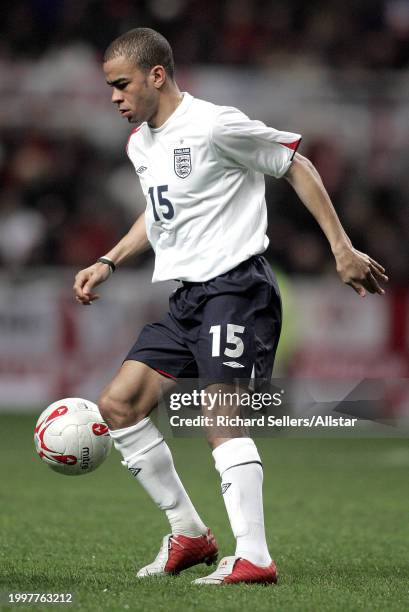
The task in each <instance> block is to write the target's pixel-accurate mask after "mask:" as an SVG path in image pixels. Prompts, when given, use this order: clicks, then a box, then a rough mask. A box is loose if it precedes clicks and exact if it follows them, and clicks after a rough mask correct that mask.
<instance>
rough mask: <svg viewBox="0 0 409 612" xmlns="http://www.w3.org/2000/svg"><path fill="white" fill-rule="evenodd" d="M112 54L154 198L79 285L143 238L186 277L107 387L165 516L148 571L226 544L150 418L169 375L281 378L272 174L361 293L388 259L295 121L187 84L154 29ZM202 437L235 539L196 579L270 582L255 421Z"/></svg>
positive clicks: (134, 466)
mask: <svg viewBox="0 0 409 612" xmlns="http://www.w3.org/2000/svg"><path fill="white" fill-rule="evenodd" d="M103 68H104V72H105V76H106V81H107V83H108V85H109V86H110V87H111V89H112V102H113V104H114V105H115V106H116V107H117V110H118V112H119V113H120V114H121V115H122V116H123V117H125V118H126V119H127V120H128V122H129V123H133V124H135V125H136V127H135V129H134V130H133V132H132V133H131V135H130V138H129V142H128V146H127V153H128V156H129V157H130V159H131V162H132V163H133V165H134V167H135V170H136V173H137V174H138V176H139V179H140V182H141V185H142V188H143V192H144V194H145V197H146V202H147V206H146V210H145V213H144V214H142V215H141V216H140V217H139V218H138V219H137V220H136V221H135V223H134V225H133V226H132V227H131V229H130V230H129V232H128V233H127V234H126V235H125V236H124V237H123V238H122V239H121V240H120V241H119V243H118V244H117V245H116V246H114V247H113V249H112V250H111V251H109V253H106V254H105V256H103V257H101V258H100V259H99V260H98V261H97V262H96V263H94V264H92V265H91V266H90V267H88V268H86V269H84V270H81V271H80V272H79V273H78V274H77V275H76V278H75V284H74V292H75V296H76V299H77V300H78V301H79V302H80V303H82V304H84V305H88V304H91V303H92V302H93V301H94V300H96V299H97V298H98V297H99V296H98V295H97V294H96V293H95V287H96V286H97V285H99V284H101V283H102V282H104V281H106V280H107V279H108V278H109V276H110V274H111V273H112V272H114V271H115V268H116V267H117V266H119V265H121V264H122V263H123V262H124V261H125V260H127V259H129V258H130V257H132V256H134V255H137V254H138V253H141V252H142V251H144V250H145V249H148V248H149V246H152V248H153V249H154V251H155V269H154V273H153V282H158V281H163V280H169V279H177V280H179V281H181V283H182V285H181V287H179V288H178V289H177V291H176V292H174V293H173V294H172V295H171V297H170V302H169V312H168V313H167V314H166V316H165V317H164V318H163V319H162V320H161V321H160V322H158V323H154V324H152V325H147V326H146V327H145V328H144V329H143V330H142V333H141V334H140V336H139V338H138V339H137V340H136V343H135V344H134V346H133V347H132V349H131V350H130V352H129V353H128V355H127V357H126V359H125V361H124V363H123V364H122V366H121V368H120V369H119V371H118V373H117V374H116V376H115V377H114V379H113V380H112V382H111V383H110V384H109V385H108V386H107V387H106V388H105V390H104V391H103V393H102V395H101V397H100V398H99V401H98V405H99V408H100V411H101V413H102V415H103V417H104V418H105V420H106V421H107V423H108V425H109V428H110V434H111V436H112V438H113V441H114V444H115V446H116V448H117V449H118V450H119V451H120V453H121V454H122V456H123V459H124V461H123V463H124V465H126V466H127V467H128V469H129V470H130V472H131V473H132V475H133V476H134V477H135V478H136V480H138V481H139V482H140V484H141V485H142V486H143V487H144V488H145V489H146V491H147V492H148V494H149V495H150V497H151V498H152V500H153V501H154V502H155V504H156V505H157V506H158V507H159V508H161V509H162V510H164V511H165V513H166V515H167V518H168V520H169V523H170V528H171V534H169V535H166V536H165V537H164V538H163V541H162V545H161V547H160V550H159V553H158V555H157V557H156V558H155V559H154V561H153V562H152V563H150V564H148V565H146V566H145V567H143V568H142V569H140V570H139V571H138V574H137V575H138V576H139V577H141V578H143V577H145V576H151V575H166V574H177V573H179V572H180V571H181V570H184V569H186V568H188V567H191V566H193V565H196V564H199V563H203V562H205V563H207V564H211V563H213V562H214V561H215V560H216V558H217V554H218V548H217V544H216V540H215V538H214V536H213V534H212V532H211V531H210V529H208V527H207V526H206V525H205V523H203V521H202V519H201V518H200V516H199V515H198V513H197V511H196V509H195V507H194V505H193V503H192V502H191V500H190V498H189V496H188V494H187V492H186V490H185V488H184V487H183V484H182V482H181V481H180V479H179V476H178V474H177V473H176V471H175V467H174V464H173V461H172V456H171V453H170V450H169V448H168V446H167V444H166V442H165V441H164V440H163V437H162V435H161V433H160V432H159V431H158V429H157V428H156V426H155V425H154V424H153V422H152V421H151V420H150V418H149V415H150V413H151V411H152V410H153V409H154V408H155V406H156V405H157V402H158V398H159V397H160V394H161V390H162V389H163V386H164V385H165V386H167V388H168V389H170V388H172V387H173V386H175V385H176V384H177V380H178V379H179V378H192V377H199V378H200V379H201V380H207V381H209V385H210V384H211V383H214V385H216V383H224V384H225V385H227V388H229V385H230V384H232V383H233V381H234V379H235V377H236V376H237V371H239V372H240V377H241V378H247V379H248V378H250V377H251V376H252V375H253V376H255V377H256V378H267V379H269V378H270V377H271V373H272V367H273V361H274V356H275V350H276V347H277V343H278V339H279V334H280V327H281V304H280V297H279V292H278V288H277V284H276V281H275V278H274V276H273V274H272V272H271V269H270V267H269V266H268V264H267V263H266V261H265V259H264V258H263V257H262V253H263V252H264V251H265V250H266V248H267V244H268V240H267V237H266V227H267V211H266V204H265V198H264V177H263V174H270V175H272V176H274V177H276V178H277V179H279V178H283V177H284V178H285V179H286V180H287V181H288V182H289V183H290V184H291V185H292V187H293V188H294V190H295V191H296V193H297V194H298V196H299V198H300V200H301V201H302V202H303V204H304V205H305V206H306V207H307V208H308V210H309V211H310V212H311V213H312V215H313V216H314V217H315V219H316V220H317V221H318V223H319V225H320V226H321V229H322V230H323V232H324V234H325V236H326V237H327V239H328V242H329V244H330V247H331V250H332V253H333V256H334V258H335V264H336V269H337V272H338V274H339V276H340V278H341V280H342V281H343V282H344V283H346V284H348V285H350V286H351V287H353V289H354V290H355V291H356V292H357V293H358V294H359V295H360V296H364V295H365V294H366V292H367V291H368V292H370V293H378V294H383V293H384V290H383V288H382V287H381V283H382V281H387V277H386V275H385V270H384V268H383V267H382V266H381V265H380V264H379V263H377V262H376V261H374V260H373V259H372V258H371V257H369V256H368V255H366V254H364V253H361V252H359V251H357V250H356V249H355V248H354V247H353V246H352V244H351V242H350V240H349V238H348V236H347V235H346V233H345V231H344V229H343V228H342V225H341V223H340V221H339V219H338V217H337V214H336V212H335V210H334V208H333V206H332V204H331V201H330V199H329V196H328V194H327V192H326V190H325V188H324V186H323V184H322V182H321V179H320V176H319V174H318V172H317V170H316V169H315V168H314V166H313V165H312V164H311V163H310V162H309V161H308V159H306V158H305V157H303V156H302V155H300V154H298V153H296V150H297V147H298V145H299V143H300V140H301V136H300V135H299V134H295V133H290V132H283V131H277V130H275V129H273V128H270V127H267V126H266V125H264V124H263V123H262V122H261V121H254V120H251V119H249V118H248V117H247V116H246V115H244V114H243V113H242V112H241V111H240V110H237V109H236V108H230V107H225V106H217V105H215V104H211V103H209V102H205V101H203V100H198V99H196V98H194V97H193V96H191V95H190V94H189V93H186V92H185V93H182V92H181V91H180V90H179V88H178V86H177V83H176V81H175V78H174V62H173V56H172V50H171V47H170V46H169V43H168V42H167V40H166V39H165V38H164V37H163V36H161V35H160V34H159V33H158V32H156V31H154V30H151V29H149V28H136V29H134V30H131V31H129V32H127V33H125V34H123V35H122V36H120V37H119V38H117V39H116V40H114V41H113V42H112V43H111V45H110V46H109V47H108V49H107V50H106V52H105V56H104V63H103ZM211 388H214V387H213V386H209V387H208V389H211ZM219 408H220V410H226V407H225V406H224V407H221V406H220V407H219ZM234 410H235V407H234V406H231V411H232V412H234ZM207 435H208V440H209V443H210V446H211V447H212V449H213V457H214V460H215V465H216V469H217V470H218V471H219V473H220V476H221V481H222V494H223V497H224V502H225V505H226V509H227V513H228V517H229V520H230V523H231V527H232V531H233V534H234V536H235V538H236V550H235V554H234V555H232V556H228V557H225V558H224V559H222V561H221V562H220V563H219V566H218V568H217V569H216V571H215V572H213V573H212V574H210V575H209V576H206V577H203V578H200V579H198V580H196V581H195V583H198V584H210V585H220V584H223V583H237V582H260V583H273V582H276V566H275V563H274V561H272V559H271V556H270V553H269V550H268V547H267V544H266V537H265V531H264V519H263V503H262V479H263V471H262V464H261V459H260V456H259V454H258V451H257V448H256V445H255V444H254V442H253V440H252V439H251V438H249V437H247V436H246V435H238V436H234V437H228V436H227V437H223V435H221V434H220V432H217V431H216V432H215V431H212V430H210V429H209V430H208V431H207Z"/></svg>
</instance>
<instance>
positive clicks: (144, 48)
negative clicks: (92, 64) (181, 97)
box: [104, 28, 175, 81]
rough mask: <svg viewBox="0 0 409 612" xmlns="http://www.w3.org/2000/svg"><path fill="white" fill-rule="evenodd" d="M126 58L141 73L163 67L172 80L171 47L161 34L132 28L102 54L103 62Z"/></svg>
mask: <svg viewBox="0 0 409 612" xmlns="http://www.w3.org/2000/svg"><path fill="white" fill-rule="evenodd" d="M121 56H122V57H126V58H128V59H130V60H132V61H133V62H134V63H135V65H136V66H137V67H138V68H140V69H141V70H143V71H148V70H150V69H151V68H153V66H157V65H158V64H159V65H160V66H163V67H164V69H165V70H166V73H167V75H168V76H169V78H170V79H172V81H173V78H174V73H175V63H174V60H173V52H172V47H171V46H170V44H169V43H168V41H167V40H166V38H165V37H164V36H162V34H159V32H156V30H152V29H151V28H134V29H133V30H129V32H125V34H122V35H121V36H119V37H118V38H116V39H115V40H114V41H113V42H112V43H111V44H110V45H109V47H108V48H107V49H106V51H105V53H104V62H108V61H109V60H111V59H114V58H115V57H121Z"/></svg>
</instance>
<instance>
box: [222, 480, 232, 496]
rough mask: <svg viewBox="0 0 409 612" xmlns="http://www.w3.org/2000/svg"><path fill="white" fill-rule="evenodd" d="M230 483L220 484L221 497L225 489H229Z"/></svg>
mask: <svg viewBox="0 0 409 612" xmlns="http://www.w3.org/2000/svg"><path fill="white" fill-rule="evenodd" d="M230 485H231V482H225V483H223V484H222V495H224V494H225V493H226V491H227V489H228V488H229V487H230Z"/></svg>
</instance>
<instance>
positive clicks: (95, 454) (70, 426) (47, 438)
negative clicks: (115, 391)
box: [34, 397, 112, 476]
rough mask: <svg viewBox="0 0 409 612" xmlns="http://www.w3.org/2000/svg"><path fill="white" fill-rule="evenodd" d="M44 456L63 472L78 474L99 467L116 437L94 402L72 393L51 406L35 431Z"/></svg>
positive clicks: (40, 450)
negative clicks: (113, 438) (112, 435)
mask: <svg viewBox="0 0 409 612" xmlns="http://www.w3.org/2000/svg"><path fill="white" fill-rule="evenodd" d="M34 443H35V447H36V451H37V453H38V455H39V456H40V458H41V459H42V460H43V461H44V462H45V463H47V465H49V466H50V467H51V468H52V469H53V470H55V471H56V472H59V473H61V474H66V475H71V476H76V475H80V474H88V473H89V472H92V471H93V470H95V469H96V468H97V467H98V466H99V465H101V463H102V462H103V461H104V460H105V459H106V457H107V456H108V454H109V452H110V450H111V446H112V440H111V438H110V435H109V431H108V426H107V424H106V423H104V420H103V418H102V416H101V414H100V412H99V410H98V406H97V405H96V404H94V403H93V402H90V401H88V400H85V399H82V398H79V397H68V398H65V399H62V400H59V401H57V402H54V403H53V404H51V405H50V406H48V407H47V408H46V409H45V410H44V411H43V412H42V413H41V415H40V417H39V419H38V421H37V424H36V428H35V431H34Z"/></svg>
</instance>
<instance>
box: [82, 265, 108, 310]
mask: <svg viewBox="0 0 409 612" xmlns="http://www.w3.org/2000/svg"><path fill="white" fill-rule="evenodd" d="M110 274H111V273H110V270H109V266H108V265H107V264H105V263H101V262H97V263H95V264H93V265H92V266H89V268H85V269H84V270H80V271H79V272H78V274H76V276H75V282H74V286H73V289H74V295H75V299H76V300H77V302H79V303H80V304H83V305H84V306H89V305H90V304H92V302H93V301H94V300H98V299H99V297H100V296H99V295H98V294H97V293H93V291H92V290H93V289H94V287H97V286H98V285H100V284H101V283H103V282H104V281H105V280H106V279H107V278H108V276H110Z"/></svg>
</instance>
